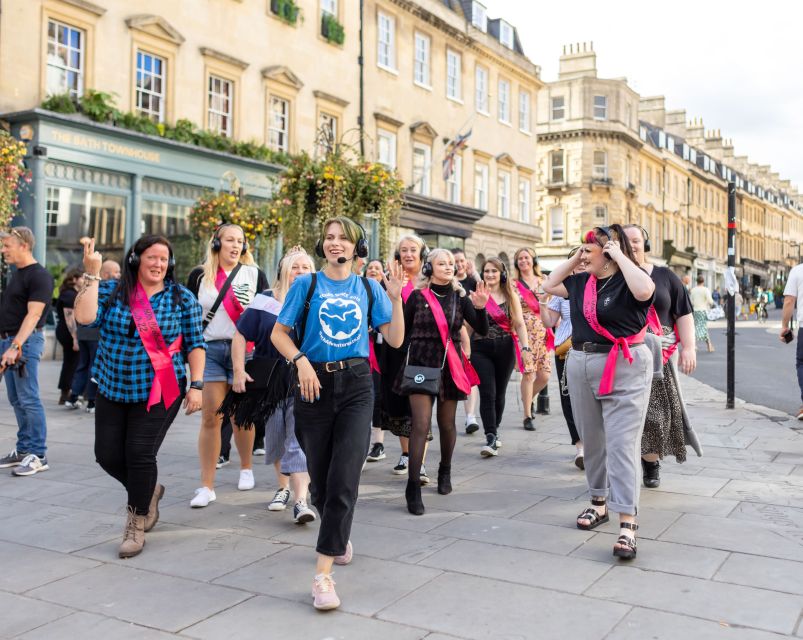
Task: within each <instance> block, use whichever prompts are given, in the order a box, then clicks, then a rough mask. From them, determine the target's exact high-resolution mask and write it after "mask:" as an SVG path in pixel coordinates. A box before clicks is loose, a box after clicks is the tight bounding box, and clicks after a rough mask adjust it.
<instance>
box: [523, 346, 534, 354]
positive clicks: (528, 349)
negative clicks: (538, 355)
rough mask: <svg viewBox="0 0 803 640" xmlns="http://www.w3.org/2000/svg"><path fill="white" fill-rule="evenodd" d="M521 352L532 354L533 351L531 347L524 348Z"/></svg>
mask: <svg viewBox="0 0 803 640" xmlns="http://www.w3.org/2000/svg"><path fill="white" fill-rule="evenodd" d="M521 350H522V351H529V352H530V353H532V349H530V347H522V348H521Z"/></svg>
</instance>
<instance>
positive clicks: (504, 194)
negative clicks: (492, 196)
mask: <svg viewBox="0 0 803 640" xmlns="http://www.w3.org/2000/svg"><path fill="white" fill-rule="evenodd" d="M496 215H498V216H499V217H500V218H509V217H510V174H509V173H508V172H507V171H500V172H499V175H498V176H497V179H496Z"/></svg>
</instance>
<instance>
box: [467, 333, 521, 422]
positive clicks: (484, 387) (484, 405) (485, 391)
mask: <svg viewBox="0 0 803 640" xmlns="http://www.w3.org/2000/svg"><path fill="white" fill-rule="evenodd" d="M471 364H472V365H474V368H475V369H476V370H477V375H479V377H480V417H481V418H482V428H483V429H484V431H485V433H486V434H487V433H493V434H494V435H496V433H497V431H498V430H499V424H500V423H501V422H502V414H503V413H504V411H505V394H506V392H507V383H508V382H510V374H512V373H513V367H514V366H515V364H516V353H515V352H514V351H513V338H511V337H510V336H502V337H501V338H479V339H475V340H472V342H471Z"/></svg>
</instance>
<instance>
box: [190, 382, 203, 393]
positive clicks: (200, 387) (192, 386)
mask: <svg viewBox="0 0 803 640" xmlns="http://www.w3.org/2000/svg"><path fill="white" fill-rule="evenodd" d="M190 389H195V390H196V391H203V390H204V381H203V380H193V381H192V382H190Z"/></svg>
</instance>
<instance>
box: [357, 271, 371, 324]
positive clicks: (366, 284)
mask: <svg viewBox="0 0 803 640" xmlns="http://www.w3.org/2000/svg"><path fill="white" fill-rule="evenodd" d="M360 280H362V285H363V286H364V287H365V293H366V295H367V296H368V327H369V328H371V317H372V316H371V312H372V311H373V310H374V290H373V289H371V284H370V283H369V282H368V278H366V277H365V276H360Z"/></svg>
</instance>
